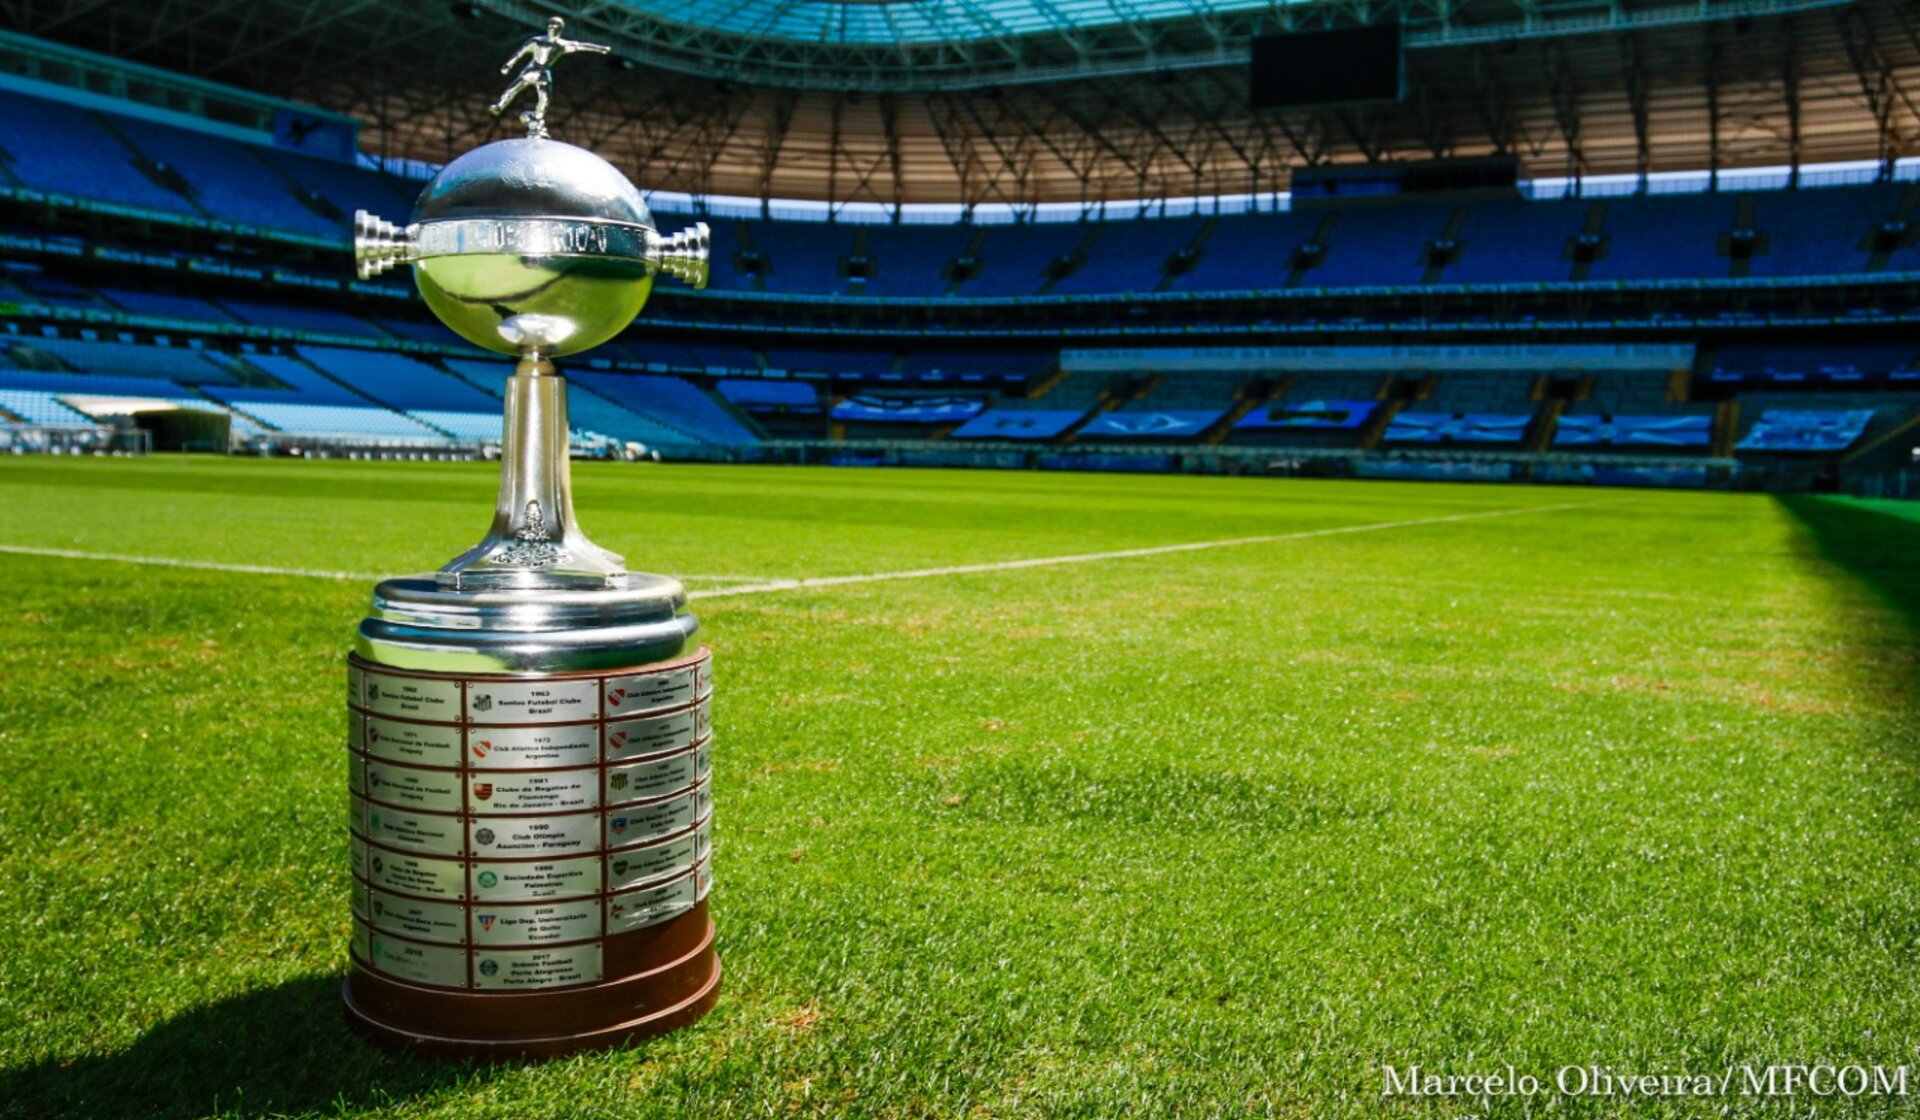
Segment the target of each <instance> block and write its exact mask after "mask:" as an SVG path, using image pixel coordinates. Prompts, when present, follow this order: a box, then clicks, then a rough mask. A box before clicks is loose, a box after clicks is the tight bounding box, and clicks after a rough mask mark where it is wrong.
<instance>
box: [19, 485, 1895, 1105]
mask: <svg viewBox="0 0 1920 1120" xmlns="http://www.w3.org/2000/svg"><path fill="white" fill-rule="evenodd" d="M575 475H576V486H577V491H578V501H579V505H580V509H581V513H582V518H583V521H584V523H585V525H586V527H587V529H588V530H589V532H590V533H591V534H592V535H593V536H594V537H595V538H596V539H597V540H598V541H599V542H600V543H602V544H604V545H606V546H608V547H610V548H613V549H615V550H617V551H619V552H622V553H624V554H625V555H626V556H627V558H628V561H629V563H630V564H631V565H632V566H633V567H635V568H637V569H641V570H653V571H664V572H668V573H673V574H684V575H688V576H697V577H701V578H697V579H694V578H690V579H689V580H688V586H689V587H690V588H694V589H698V590H703V591H715V590H721V589H724V588H726V587H728V586H731V584H729V583H728V582H726V580H727V579H729V578H734V579H739V580H743V581H750V580H756V579H762V578H765V577H811V576H832V575H848V574H858V573H865V572H879V571H894V570H905V569H915V568H927V567H936V566H949V565H966V564H976V563H991V562H996V561H1003V560H1010V559H1019V558H1025V557H1040V556H1055V555H1064V554H1078V553H1091V552H1101V551H1109V550H1119V549H1130V548H1142V547H1152V546H1158V545H1165V544H1173V543H1181V542H1198V541H1215V540H1223V539H1228V538H1238V537H1246V536H1254V535H1274V534H1292V533H1304V532H1307V531H1312V530H1320V529H1328V528H1338V527H1344V526H1367V525H1377V524H1384V523H1390V522H1400V521H1410V520H1419V519H1429V518H1436V517H1446V516H1451V515H1457V514H1479V513H1484V512H1491V511H1498V510H1507V509H1512V510H1525V511H1530V512H1522V513H1517V514H1514V515H1512V516H1500V517H1487V518H1475V519H1467V520H1455V521H1438V522H1430V523H1427V524H1421V525H1408V526H1401V527H1393V528H1381V529H1379V530H1377V531H1365V532H1354V533H1346V534H1334V535H1318V536H1304V537H1299V538H1296V539H1292V540H1282V541H1275V542H1269V543H1260V544H1244V545H1238V546H1231V547H1222V548H1217V549H1207V550H1196V551H1190V552H1174V553H1165V554H1159V555H1152V556H1143V557H1136V558H1130V559H1113V560H1104V561H1096V562H1087V563H1075V564H1063V565H1059V566H1054V567H1040V568H1023V569H1012V570H1004V571H989V572H981V573H974V574H960V575H951V576H940V577H934V578H924V579H913V580H901V581H886V582H868V583H849V584H844V585H838V586H830V587H821V588H802V589H799V590H787V591H777V592H769V593H762V594H749V595H735V596H728V595H724V594H721V595H712V596H709V597H705V598H702V599H701V600H700V601H699V602H697V603H696V604H695V605H696V608H697V609H698V611H699V614H700V616H701V619H702V625H703V633H704V637H705V640H706V641H707V642H708V643H710V644H711V645H712V646H713V648H714V650H715V653H716V657H717V662H716V680H717V693H716V718H715V723H716V726H717V728H718V731H717V738H716V745H715V775H716V779H715V780H716V786H715V804H716V812H717V816H716V821H717V834H716V843H715V884H716V885H715V891H714V895H713V912H714V917H715V920H716V922H717V923H718V926H719V930H720V951H721V954H722V958H723V960H724V962H725V968H726V979H725V989H724V995H723V998H722V999H721V1002H720V1004H719V1007H718V1008H717V1009H716V1010H715V1012H714V1013H713V1014H712V1015H711V1016H710V1017H709V1018H708V1019H706V1020H705V1021H704V1022H702V1023H701V1024H700V1025H698V1026H697V1027H694V1028H692V1029H689V1030H686V1031H683V1032H681V1033H679V1034H676V1035H673V1036H670V1037H668V1038H665V1039H661V1040H658V1041H655V1042H652V1043H649V1044H644V1045H641V1046H637V1047H635V1048H632V1049H630V1050H626V1051H620V1052H614V1053H607V1054H598V1055H590V1056H583V1057H578V1058H573V1059H568V1060H563V1061H557V1062H553V1063H549V1064H525V1065H518V1064H508V1065H499V1066H492V1067H487V1066H460V1065H435V1064H429V1063H424V1062H419V1061H414V1060H409V1059H405V1058H400V1057H394V1056H390V1055H385V1054H382V1053H380V1052H377V1051H375V1050H372V1049H370V1048H368V1047H366V1046H364V1045H362V1044H361V1043H360V1042H358V1041H357V1040H356V1039H355V1038H354V1037H353V1036H352V1035H350V1034H349V1033H348V1031H347V1028H346V1026H345V1023H344V1022H343V1019H342V1015H341V1013H340V1010H339V1004H338V997H337V989H338V985H339V980H340V976H341V973H342V968H343V963H344V958H345V954H346V945H347V930H348V915H347V891H346V879H347V856H346V833H345V828H344V818H345V791H344V768H343V765H342V762H343V758H342V751H343V747H342V743H341V732H340V725H341V720H342V703H341V698H342V690H343V687H344V686H343V671H344V670H343V657H344V654H345V652H346V649H347V644H348V640H349V636H350V634H351V631H352V628H353V626H354V624H355V623H356V621H357V620H358V619H359V618H360V616H361V614H362V613H363V611H364V607H365V604H366V598H367V593H368V591H369V589H370V583H371V578H370V577H371V576H372V575H374V574H377V573H382V572H400V571H406V570H420V569H425V568H430V567H432V566H435V565H437V564H438V563H440V562H442V561H444V560H445V559H446V558H448V557H450V556H451V555H453V554H454V553H455V552H457V551H459V550H460V549H462V548H464V547H465V546H467V545H468V544H470V543H471V542H472V541H473V540H474V539H477V537H478V535H479V534H480V532H481V531H482V530H483V529H484V527H485V522H486V519H487V514H488V511H489V510H490V509H491V507H492V500H493V486H494V476H493V471H492V469H491V468H489V467H487V466H484V465H480V464H424V463H423V464H362V463H337V462H336V463H300V462H254V461H221V460H208V459H192V458H154V459H149V460H142V461H94V460H58V459H9V460H4V461H0V546H12V547H15V548H39V549H71V550H75V551H79V552H88V553H109V554H123V555H132V556H142V557H172V558H179V559H183V560H189V561H195V562H214V563H222V564H232V565H258V566H265V567H282V568H300V569H314V570H319V571H331V572H340V573H348V574H349V578H344V579H331V578H324V577H322V576H306V575H279V574H262V573H245V572H229V571H218V570H207V569H204V568H192V567H179V568H169V567H158V566H149V565H135V564H128V563H119V562H107V561H101V560H86V559H71V558H60V557H55V556H44V555H26V554H21V553H18V552H14V553H0V581H4V588H5V599H4V603H0V1114H5V1115H19V1116H27V1117H85V1118H89V1120H92V1118H108V1117H114V1118H117V1117H137V1116H165V1117H186V1116H201V1115H220V1116H260V1115H283V1114H291V1115H307V1114H317V1115H327V1116H332V1115H346V1116H383V1117H481V1116H485V1117H503V1118H506V1117H511V1118H515V1120H520V1118H529V1117H608V1118H612V1117H623V1118H624V1117H654V1116H658V1117H733V1116H738V1117H760V1116H788V1115H801V1116H842V1115H871V1116H902V1117H955V1118H961V1117H975V1116H980V1117H989V1116H991V1117H999V1116H1086V1117H1114V1116H1172V1115H1182V1116H1213V1115H1219V1116H1248V1115H1252V1116H1262V1115H1278V1116H1288V1117H1324V1116H1376V1115H1383V1114H1385V1115H1419V1116H1427V1115H1433V1116H1459V1115H1468V1114H1478V1112H1479V1109H1478V1106H1476V1105H1470V1104H1468V1103H1464V1102H1457V1101H1456V1102H1440V1103H1436V1102H1431V1101H1429V1102H1416V1101H1406V1100H1393V1101H1389V1100H1385V1099H1383V1097H1382V1092H1381V1090H1382V1084H1383V1082H1382V1068H1383V1066H1385V1065H1389V1064H1391V1065H1397V1066H1406V1065H1409V1064H1412V1063H1420V1064H1422V1065H1425V1066H1428V1067H1432V1068H1442V1069H1451V1070H1458V1071H1471V1070H1476V1069H1489V1068H1493V1067H1495V1066H1499V1065H1505V1064H1508V1063H1511V1064H1513V1065H1515V1066H1517V1067H1519V1068H1521V1069H1523V1070H1525V1069H1533V1070H1548V1071H1551V1070H1553V1069H1555V1068H1557V1067H1560V1066H1563V1065H1569V1064H1579V1063H1600V1064H1605V1065H1609V1066H1613V1067H1616V1068H1618V1069H1621V1070H1628V1071H1639V1070H1646V1071H1669V1072H1700V1071H1705V1072H1717V1071H1718V1070H1719V1069H1720V1068H1721V1067H1722V1066H1723V1065H1724V1064H1726V1063H1729V1062H1754V1063H1771V1062H1795V1061H1846V1062H1880V1063H1899V1062H1908V1063H1911V1062H1914V1061H1915V1060H1916V1051H1915V1047H1916V1044H1920V719H1917V718H1916V716H1915V704H1914V701H1915V698H1916V692H1917V691H1920V656H1917V655H1916V649H1917V648H1920V647H1916V643H1915V637H1916V633H1915V629H1916V626H1917V625H1920V519H1916V518H1915V517H1913V516H1912V515H1911V514H1906V515H1903V514H1902V513H1901V512H1900V511H1899V510H1894V509H1891V508H1889V507H1876V506H1872V505H1868V504H1863V503H1853V502H1845V501H1839V500H1830V499H1775V498H1770V497H1762V496H1750V495H1710V494H1672V493H1636V492H1625V491H1606V490H1586V489H1547V488H1525V487H1464V486H1446V485H1397V484H1386V483H1370V484H1369V483H1330V482H1328V483H1322V482H1304V481H1301V482H1282V481H1265V480H1252V479H1204V478H1160V477H1146V478H1136V477H1114V476H1100V475H1066V474H1038V473H1020V474H1012V473H1009V474H997V473H963V472H950V473H939V472H912V471H897V472H880V471H855V470H840V471H834V470H824V469H821V470H815V469H787V468H779V469H775V468H705V467H691V466H665V467H635V466H610V465H599V464H592V465H581V466H577V467H576V470H575ZM1567 505H1571V506H1573V507H1574V508H1560V509H1542V508H1540V507H1549V506H1567ZM1917 1091H1920V1090H1917ZM1752 1103H1753V1102H1743V1101H1738V1100H1735V1101H1712V1102H1692V1101H1666V1102H1633V1103H1623V1102H1620V1101H1618V1100H1613V1101H1606V1100H1591V1099H1586V1100H1561V1101H1558V1102H1557V1103H1555V1104H1554V1105H1553V1109H1554V1110H1553V1111H1552V1112H1550V1113H1547V1114H1548V1115H1608V1116H1611V1115H1627V1116H1634V1117H1642V1116H1667V1115H1696V1114H1698V1115H1707V1114H1714V1115H1718V1114H1720V1112H1719V1110H1720V1109H1722V1108H1729V1109H1731V1110H1732V1112H1733V1114H1735V1115H1744V1114H1747V1113H1745V1112H1744V1111H1742V1110H1743V1109H1746V1108H1747V1107H1748V1106H1749V1105H1752ZM1808 1103H1810V1102H1805V1101H1803V1102H1802V1104H1803V1106H1804V1105H1806V1104H1808ZM1909 1103H1910V1102H1909ZM1527 1107H1530V1108H1531V1109H1532V1113H1531V1114H1540V1113H1541V1111H1542V1109H1544V1108H1545V1102H1533V1103H1532V1104H1531V1106H1525V1105H1523V1104H1522V1103H1521V1102H1515V1101H1495V1102H1493V1107H1492V1112H1493V1114H1496V1115H1522V1114H1524V1110H1525V1108H1527ZM1753 1107H1756V1108H1757V1107H1758V1106H1757V1105H1754V1106H1753ZM1902 1107H1906V1105H1902V1104H1899V1103H1892V1104H1890V1103H1888V1102H1885V1101H1881V1102H1868V1101H1856V1102H1845V1101H1834V1102H1822V1103H1821V1108H1822V1111H1821V1112H1820V1115H1823V1116H1825V1115H1852V1114H1856V1113H1857V1114H1862V1115H1865V1114H1870V1113H1871V1112H1872V1110H1876V1109H1895V1110H1897V1109H1899V1108H1902ZM1767 1114H1768V1115H1773V1114H1776V1113H1767ZM1778 1114H1782V1115H1784V1114H1785V1113H1778ZM1801 1114H1804V1113H1801ZM1873 1114H1877V1113H1873Z"/></svg>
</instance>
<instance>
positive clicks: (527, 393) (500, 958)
mask: <svg viewBox="0 0 1920 1120" xmlns="http://www.w3.org/2000/svg"><path fill="white" fill-rule="evenodd" d="M561 27H562V24H561V21H560V20H558V19H555V20H551V21H550V22H549V24H548V28H547V32H546V34H544V35H536V36H534V37H533V38H531V39H528V40H527V42H526V43H525V44H523V45H522V47H521V49H520V51H519V52H518V53H517V54H515V56H514V57H513V59H511V60H509V63H508V66H507V67H506V69H511V68H512V66H513V65H514V64H515V63H518V62H521V61H522V60H525V62H526V65H525V67H524V68H523V69H522V70H521V72H520V73H519V75H518V77H516V78H515V80H514V84H513V85H512V86H511V87H510V88H509V89H508V91H507V93H506V94H505V95H503V96H502V98H501V99H500V101H499V102H498V103H497V104H496V105H495V106H494V111H495V112H496V113H498V112H501V111H503V110H504V109H505V108H506V106H507V105H508V104H509V103H511V101H512V100H513V99H514V98H515V97H517V96H518V95H519V94H520V93H521V92H522V91H525V90H529V89H531V90H533V91H534V94H535V98H536V101H535V105H534V107H533V108H532V109H530V110H529V111H527V112H526V113H524V114H523V115H522V120H523V121H524V122H525V123H526V125H527V132H528V135H527V138H526V139H522V140H504V141H500V142H497V143H493V144H488V145H486V146H484V147H481V148H477V149H475V150H474V151H471V152H468V153H467V154H466V155H464V156H461V157H460V158H459V159H456V160H454V161H453V162H452V163H450V164H448V165H447V166H446V167H445V168H444V169H443V170H442V171H441V172H440V174H439V175H438V176H437V177H435V178H434V180H433V182H431V183H430V184H428V186H427V188H426V190H425V191H424V192H422V194H421V196H420V200H419V202H418V203H417V204H416V206H415V210H414V214H413V220H412V221H411V222H410V223H409V224H408V225H406V226H405V227H404V228H401V227H396V226H394V225H393V224H392V223H389V222H385V221H382V220H381V219H379V218H377V217H375V216H373V215H371V214H368V213H366V212H365V211H361V212H360V213H358V214H356V215H355V218H354V226H355V229H354V234H355V236H354V256H355V260H356V262H357V265H358V270H359V273H360V275H361V277H362V278H366V277H371V276H374V275H378V274H379V273H381V272H384V271H386V270H388V269H390V268H393V267H394V266H396V265H400V264H411V265H412V266H413V270H414V278H415V280H416V281H417V283H418V284H419V288H420V293H421V295H422V296H424V297H425V299H426V301H427V306H428V307H430V308H431V309H432V310H433V312H434V314H436V315H437V316H439V317H440V319H441V320H442V321H443V322H445V323H446V324H447V326H449V327H451V328H452V329H453V330H454V331H455V332H457V333H458V334H459V335H460V336H461V337H463V338H465V339H466V340H467V341H469V342H472V343H474V344H475V345H477V346H481V347H484V348H486V349H488V350H493V351H497V352H499V353H503V354H512V355H515V356H517V357H518V359H519V361H518V364H517V366H516V367H515V369H514V373H513V376H512V377H511V378H509V379H508V380H507V387H506V424H505V429H504V433H503V437H502V446H501V468H500V498H499V502H498V504H497V505H496V507H495V509H494V517H493V525H492V528H491V529H490V530H489V531H488V533H487V535H486V537H485V538H484V539H483V540H481V542H480V543H479V544H477V545H475V546H474V547H473V548H471V549H469V550H467V551H466V552H465V553H463V554H461V555H460V556H458V557H456V558H455V559H454V560H452V561H451V562H450V563H448V564H447V565H446V566H445V567H443V568H441V569H440V571H439V572H438V573H435V574H433V575H422V576H411V577H404V578H399V579H390V580H387V581H385V582H383V583H381V584H380V585H379V586H378V587H377V588H375V590H374V594H373V611H372V614H371V615H370V616H369V617H368V618H366V619H365V620H364V621H362V622H361V624H360V628H359V632H358V635H357V637H356V640H355V642H354V650H353V654H352V655H351V656H350V657H349V659H348V670H347V673H348V701H347V704H348V721H347V722H348V748H349V756H348V757H349V769H348V773H349V785H350V787H351V790H352V792H351V813H350V822H351V831H352V841H351V846H352V860H353V917H354V921H353V946H352V954H351V958H350V965H349V969H348V974H347V980H346V984H345V987H344V996H345V999H346V1006H347V1012H348V1016H349V1018H350V1020H351V1021H352V1022H353V1023H354V1025H355V1026H356V1027H358V1028H359V1029H360V1030H361V1031H363V1032H364V1033H366V1034H367V1035H369V1036H371V1037H372V1038H374V1039H375V1040H377V1041H380V1042H383V1043H389V1044H394V1045H400V1046H406V1047H409V1048H413V1049H418V1050H423V1051H427V1052H432V1053H439V1054H446V1055H451V1056H474V1055H478V1056H501V1057H507V1056H526V1055H535V1056H538V1055H552V1054H563V1053H568V1052H571V1051H575V1050H583V1049H589V1048H593V1047H602V1046H612V1045H618V1044H620V1043H622V1042H625V1041H628V1040H632V1039H637V1038H643V1037H647V1036H649V1035H654V1034H659V1033H662V1032H664V1031H668V1030H672V1029H674V1028H676V1027H679V1026H683V1025H685V1024H688V1023H691V1022H693V1021H695V1020H696V1019H698V1018H700V1017H701V1016H702V1015H704V1014H705V1013H706V1012H707V1010H708V1009H709V1008H711V1007H712V1006H713V1002H714V1000H715V999H716V998H717V996H718V994H719V984H720V964H719V960H718V958H717V957H716V956H715V955H714V951H713V923H712V921H711V920H710V919H709V918H708V916H707V904H706V896H707V891H708V888H709V886H710V885H711V882H712V877H711V873H710V871H709V851H710V828H711V822H712V797H711V794H710V792H709V786H710V778H709V772H710V758H711V755H710V751H711V744H712V730H711V726H712V725H711V720H710V708H711V704H712V684H711V681H712V677H711V674H710V672H709V665H710V659H709V655H708V653H707V651H706V650H705V649H691V651H690V646H691V640H692V637H693V634H694V631H695V630H696V629H697V627H698V623H697V622H696V621H695V619H694V617H693V615H692V614H691V613H689V612H688V610H687V596H686V592H685V590H684V589H683V588H682V587H681V586H680V584H679V583H678V582H677V581H675V580H672V579H669V578H667V577H665V576H657V575H644V574H639V573H630V572H628V571H627V570H626V567H625V562H624V561H623V560H622V559H621V557H619V556H617V555H615V554H614V553H611V552H608V551H607V550H606V549H603V548H600V547H599V546H597V545H595V544H594V543H593V542H592V541H590V540H588V539H587V538H586V535H585V534H584V533H582V532H581V530H580V524H579V520H578V518H577V517H576V516H575V514H574V509H573V494H572V488H571V480H570V474H569V467H568V458H567V448H568V424H567V395H566V381H565V379H564V378H562V377H561V376H560V375H559V374H558V373H557V372H555V369H554V366H553V360H554V359H555V358H557V357H562V356H565V355H568V354H576V353H579V352H581V351H584V350H587V349H590V348H592V347H594V346H597V345H599V344H601V343H603V342H605V341H607V340H608V339H610V338H612V337H614V336H615V335H617V334H619V333H620V332H621V331H622V330H624V329H625V328H626V327H627V326H628V324H630V323H632V322H633V320H634V318H635V317H636V316H638V315H639V313H640V309H641V307H642V306H643V305H644V304H645V303H646V301H647V297H648V295H649V294H650V293H651V292H652V290H653V278H654V276H655V274H656V273H659V272H666V273H668V274H670V275H673V276H675V277H678V278H679V279H681V280H684V281H687V282H689V283H691V284H692V285H694V286H695V287H701V286H704V285H705V283H706V278H707V227H706V225H705V224H704V223H700V224H696V225H695V226H694V227H693V228H692V229H691V230H686V231H682V232H681V233H678V234H675V235H673V236H672V237H663V236H661V235H660V233H659V232H658V231H657V230H656V228H655V226H654V223H653V216H652V214H651V213H650V212H649V211H648V209H647V205H646V203H645V202H644V201H643V200H642V199H641V197H640V193H639V192H638V191H637V190H635V189H634V186H633V184H632V183H630V182H629V181H628V180H627V178H626V177H625V176H624V175H622V174H621V173H620V172H619V171H617V170H616V169H614V167H613V166H612V165H610V164H608V163H607V162H606V161H604V160H602V159H601V158H600V157H598V156H596V155H594V154H593V153H591V152H588V151H585V150H583V149H580V148H576V147H573V146H571V145H568V144H563V143H560V142H558V141H555V140H551V139H548V138H547V128H546V106H547V98H548V93H549V91H550V89H551V87H552V74H551V66H552V64H553V63H554V62H555V61H556V60H558V59H559V58H561V57H563V56H565V55H566V54H569V53H572V52H575V51H582V50H587V51H596V52H602V53H604V52H605V50H606V49H607V48H605V47H599V46H596V45H594V44H589V43H577V42H573V41H571V40H567V39H563V38H561V37H560V30H561ZM503 72H505V71H504V70H503Z"/></svg>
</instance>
